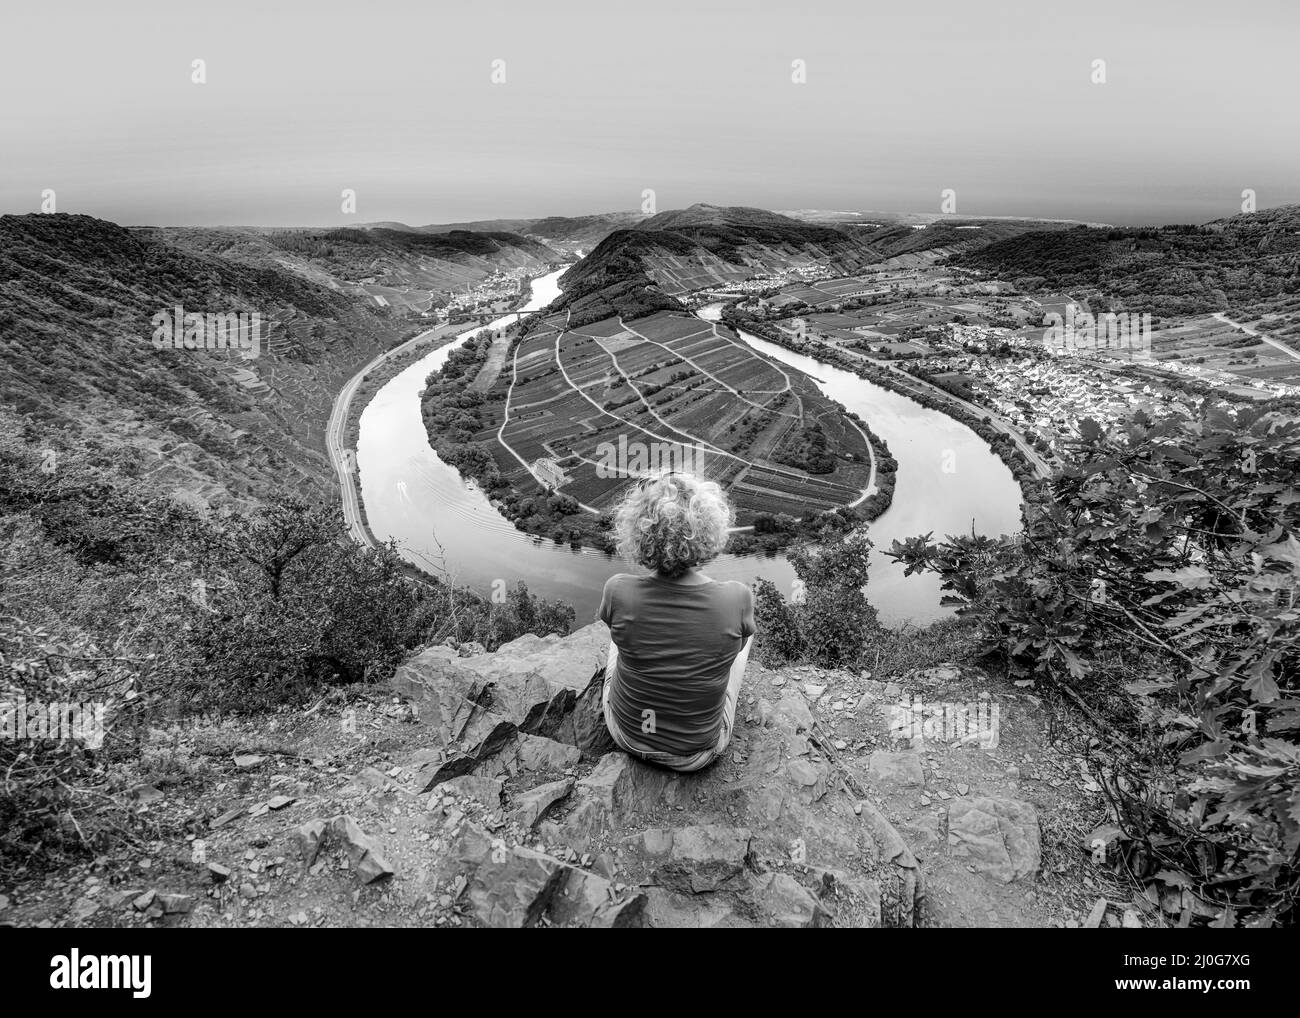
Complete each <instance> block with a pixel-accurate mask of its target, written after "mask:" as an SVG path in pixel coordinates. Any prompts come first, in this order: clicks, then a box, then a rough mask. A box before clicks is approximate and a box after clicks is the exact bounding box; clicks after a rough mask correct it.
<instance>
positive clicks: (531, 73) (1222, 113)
mask: <svg viewBox="0 0 1300 1018" xmlns="http://www.w3.org/2000/svg"><path fill="white" fill-rule="evenodd" d="M1298 39H1300V3H1297V2H1296V0H1259V2H1253V0H1238V2H1234V3H1230V4H1223V3H1218V2H1209V0H1184V2H1164V0H1156V2H1149V0H1141V2H1138V0H1123V2H1110V0H1103V2H1093V3H1087V4H1080V3H1077V2H1074V3H1070V4H1065V3H1056V2H1052V0H1025V2H1007V3H981V2H978V0H929V2H925V3H903V4H900V3H888V4H883V3H876V2H872V0H845V2H839V0H835V2H816V0H801V2H799V3H794V2H788V3H782V4H780V5H777V4H773V3H769V2H766V0H750V2H747V3H740V2H732V3H720V2H716V0H682V2H679V0H671V2H663V3H643V4H628V3H615V2H612V0H593V2H581V3H579V2H543V0H527V2H518V3H516V2H513V0H454V2H438V0H433V2H428V0H421V2H410V3H406V2H402V3H398V2H374V0H371V2H367V3H358V2H350V3H338V2H333V0H316V2H311V3H301V4H299V3H285V2H271V0H256V2H245V0H220V2H211V3H204V4H197V3H193V2H188V0H167V2H123V3H103V2H99V0H87V2H81V3H61V2H58V0H52V2H46V3H40V4H35V3H29V4H23V5H19V4H17V3H6V4H5V5H4V9H3V13H0V40H3V59H0V212H32V211H37V210H38V209H39V207H40V202H41V192H42V190H43V189H46V188H52V189H54V190H55V192H56V194H57V203H58V204H57V209H58V211H60V212H84V213H89V214H91V215H96V216H100V217H103V218H106V219H111V220H114V221H116V222H120V223H127V224H146V223H149V224H199V225H213V224H223V223H224V224H266V225H310V224H347V223H359V222H373V221H375V220H385V219H394V220H401V221H404V222H407V223H411V224H424V223H434V222H449V221H454V220H465V219H481V218H493V217H515V216H541V215H576V214H582V213H586V212H598V211H608V210H612V209H632V208H638V207H639V206H640V205H641V193H642V191H643V189H646V188H651V189H653V190H654V191H655V193H656V199H657V206H658V208H659V209H660V210H663V209H667V208H677V207H682V206H685V205H689V204H691V203H693V202H697V201H707V202H712V203H716V204H738V205H757V206H762V207H766V208H778V209H782V208H784V209H789V208H830V209H878V210H889V211H922V212H938V211H940V207H939V205H940V192H941V191H942V190H943V189H945V188H952V189H953V190H955V191H956V194H957V212H958V213H959V214H971V215H977V214H989V215H1035V216H1056V217H1067V218H1083V219H1090V220H1100V221H1106V222H1115V223H1134V222H1201V221H1204V220H1207V219H1213V218H1217V217H1219V216H1224V215H1232V214H1235V213H1236V212H1238V211H1240V206H1241V192H1242V190H1243V189H1245V188H1253V189H1254V190H1255V191H1256V193H1257V195H1258V199H1257V200H1258V203H1259V206H1260V207H1261V208H1263V207H1268V206H1272V205H1280V204H1286V203H1291V202H1300V113H1298V110H1297V104H1298V103H1300V69H1298V68H1300V56H1297V54H1296V52H1295V46H1296V43H1297V40H1298ZM196 59H202V60H204V61H205V62H206V74H207V83H206V84H203V85H198V84H194V83H193V82H192V81H191V76H192V73H193V72H192V61H194V60H196ZM1096 59H1102V60H1105V61H1106V69H1105V70H1106V79H1107V80H1106V83H1105V84H1093V83H1092V82H1091V80H1090V78H1091V76H1092V74H1093V70H1092V62H1093V61H1094V60H1096ZM495 60H503V61H505V77H506V80H505V83H504V84H493V82H492V80H491V76H492V62H493V61H495ZM794 60H803V61H805V63H806V69H807V70H806V75H807V81H806V84H795V83H793V82H792V80H791V77H792V61H794ZM344 188H352V189H354V190H355V191H356V194H357V212H356V214H355V215H345V214H343V212H342V211H341V210H340V204H341V201H342V199H341V197H340V192H341V191H342V190H343V189H344Z"/></svg>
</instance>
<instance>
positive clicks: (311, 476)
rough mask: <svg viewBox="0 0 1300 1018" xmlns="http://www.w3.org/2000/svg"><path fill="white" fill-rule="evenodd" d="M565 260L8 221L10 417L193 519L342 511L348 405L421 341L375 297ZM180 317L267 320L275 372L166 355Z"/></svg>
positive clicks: (441, 247)
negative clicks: (341, 406)
mask: <svg viewBox="0 0 1300 1018" xmlns="http://www.w3.org/2000/svg"><path fill="white" fill-rule="evenodd" d="M555 258H556V256H555V254H554V252H552V251H551V250H550V249H549V248H546V247H545V246H543V245H541V244H540V243H538V242H535V241H530V240H527V239H525V238H522V237H519V236H517V235H514V234H508V233H507V234H499V233H488V234H476V233H469V232H464V231H457V232H453V233H449V234H445V235H439V236H426V235H423V234H398V233H394V232H392V231H371V232H366V231H360V230H255V229H212V230H208V229H189V228H184V229H179V228H178V229H172V228H167V229H156V228H141V229H128V228H124V227H122V226H118V225H116V224H114V223H110V222H106V221H104V220H100V219H95V218H92V217H89V216H73V215H26V216H3V217H0V350H3V364H2V366H0V404H4V405H7V406H9V407H12V408H13V409H14V410H16V411H17V412H18V413H20V414H22V415H25V416H26V417H27V419H28V420H29V421H30V422H31V428H32V429H33V430H34V433H35V434H36V435H37V436H40V440H41V441H43V442H45V443H46V444H47V445H48V446H49V447H50V448H51V449H52V450H55V451H56V452H57V450H59V449H71V448H80V449H89V450H92V451H93V452H94V453H95V454H96V456H97V457H98V459H99V461H100V462H101V463H102V464H103V465H104V466H106V467H109V468H111V469H114V470H118V471H121V472H122V473H123V474H125V475H127V476H130V477H135V478H141V479H145V480H147V482H149V483H151V484H153V485H154V486H155V487H157V488H158V489H159V490H160V491H163V492H166V493H168V494H173V495H179V496H182V497H184V498H185V499H187V500H190V501H196V502H201V503H208V504H214V505H220V504H232V503H233V504H251V503H254V502H257V501H260V500H262V499H263V498H265V497H268V496H270V495H281V494H298V495H300V496H303V497H304V498H307V499H309V500H316V499H328V498H332V497H333V495H334V492H335V491H336V480H335V475H334V471H333V469H332V467H331V465H330V462H329V459H328V456H327V454H326V451H325V441H324V434H323V429H324V425H325V422H326V421H327V419H328V417H329V413H330V407H331V404H332V401H333V398H334V396H335V394H336V393H337V392H338V390H339V389H340V388H341V387H342V385H343V383H344V382H345V381H346V380H347V378H348V377H350V376H351V374H352V373H353V372H355V371H356V370H357V368H358V367H360V366H361V365H362V364H364V363H365V362H366V361H368V360H369V359H370V358H372V357H373V356H374V355H375V354H377V353H379V352H381V351H383V350H385V349H387V348H388V347H390V346H391V345H392V344H393V343H394V342H396V341H398V340H399V339H402V338H404V337H405V336H406V335H410V334H411V333H412V332H414V331H418V330H420V329H421V328H422V327H423V326H422V325H421V324H419V323H418V322H417V321H416V320H415V319H413V318H412V316H411V315H410V314H409V308H408V307H403V306H402V304H401V302H400V301H399V300H397V299H394V300H390V301H388V305H389V306H387V307H386V306H382V305H381V304H380V303H379V302H377V301H376V300H375V299H374V294H373V291H375V290H379V291H380V292H382V291H383V290H384V288H387V289H388V290H389V291H390V292H400V293H412V294H417V295H418V296H419V298H421V299H422V300H423V301H424V302H428V301H429V300H431V299H440V298H441V297H442V296H443V295H445V294H446V293H448V292H450V291H451V290H453V289H458V288H461V287H463V286H464V285H465V284H466V283H470V284H472V283H476V282H478V281H479V280H482V279H484V278H486V277H488V276H491V275H493V274H494V273H497V272H500V271H503V270H506V269H508V268H518V267H522V268H526V269H528V270H537V269H541V268H543V267H545V266H546V265H547V264H549V263H550V262H552V261H554V260H555ZM367 280H369V282H367ZM419 302H420V301H419V300H416V301H415V303H416V304H417V305H418V303H419ZM177 306H181V307H183V308H184V309H185V310H186V311H188V312H198V313H204V314H208V313H210V314H226V313H238V312H246V313H251V312H258V313H260V315H261V316H262V320H263V323H264V327H263V335H264V343H263V347H264V348H263V350H262V351H261V355H260V356H259V357H257V358H255V359H248V358H245V357H244V356H243V353H244V352H243V351H237V350H216V349H156V348H155V347H154V345H153V343H152V342H151V339H152V335H153V329H154V324H153V316H155V315H156V314H158V313H159V312H161V311H164V310H168V311H170V310H171V309H174V308H175V307H177ZM33 440H35V438H33ZM56 459H57V456H56Z"/></svg>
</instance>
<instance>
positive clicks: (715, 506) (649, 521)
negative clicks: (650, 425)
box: [614, 470, 736, 578]
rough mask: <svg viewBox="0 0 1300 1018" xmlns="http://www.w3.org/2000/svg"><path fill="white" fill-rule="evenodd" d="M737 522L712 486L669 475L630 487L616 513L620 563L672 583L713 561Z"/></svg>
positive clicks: (693, 478)
mask: <svg viewBox="0 0 1300 1018" xmlns="http://www.w3.org/2000/svg"><path fill="white" fill-rule="evenodd" d="M735 519H736V512H735V510H734V509H733V508H732V506H731V503H730V502H729V501H728V500H727V496H726V495H725V494H724V493H723V491H722V488H721V487H719V486H718V484H717V483H716V482H714V481H706V480H704V479H703V478H702V477H697V476H695V475H694V474H687V473H680V472H678V471H673V470H668V471H663V472H659V473H655V474H651V475H650V476H647V477H643V478H641V479H640V480H639V481H638V482H637V483H636V484H634V485H633V486H632V487H631V489H630V490H629V491H628V493H627V494H626V495H625V496H624V497H623V501H622V502H620V503H619V506H618V510H617V511H616V513H615V516H614V534H615V537H616V540H617V545H618V553H619V554H620V555H622V556H623V557H624V558H626V559H629V560H631V561H633V562H636V563H637V564H638V565H642V566H645V567H646V568H648V569H653V570H655V571H656V572H659V573H662V574H663V575H664V576H667V577H670V578H675V577H678V576H681V575H682V574H683V573H685V572H686V571H687V570H688V569H690V568H692V567H694V566H698V565H702V564H704V563H705V562H708V561H709V560H711V559H714V558H717V556H718V554H719V553H720V552H721V551H722V549H723V548H725V547H726V545H727V530H728V529H729V528H730V527H731V525H732V523H734V522H735Z"/></svg>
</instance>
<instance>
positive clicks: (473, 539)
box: [357, 270, 1021, 626]
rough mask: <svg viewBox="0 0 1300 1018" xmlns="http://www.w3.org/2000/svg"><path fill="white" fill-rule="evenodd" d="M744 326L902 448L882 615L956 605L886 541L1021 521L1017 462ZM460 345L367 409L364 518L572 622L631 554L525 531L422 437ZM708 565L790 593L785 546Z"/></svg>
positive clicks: (537, 293) (1004, 527) (878, 583)
mask: <svg viewBox="0 0 1300 1018" xmlns="http://www.w3.org/2000/svg"><path fill="white" fill-rule="evenodd" d="M562 271H563V270H561V271H557V272H553V273H550V274H549V275H546V276H540V277H538V278H537V279H534V280H533V283H532V287H533V290H532V299H531V300H530V301H529V302H528V304H526V305H525V308H527V309H533V308H541V307H545V306H546V305H547V304H549V303H550V302H551V301H552V300H554V299H555V297H556V296H557V295H558V293H559V287H558V284H557V280H558V279H559V276H560V275H561V274H562ZM717 310H718V308H717V306H710V307H707V308H703V309H701V311H700V316H701V317H702V318H709V319H713V320H716V317H717ZM511 321H513V317H512V316H509V315H507V316H504V317H502V318H500V319H498V320H497V321H495V322H492V323H491V324H490V325H488V326H485V328H488V329H498V328H504V327H505V326H506V325H507V324H509V323H510V322H511ZM478 331H480V330H477V329H476V330H472V331H471V332H470V333H466V334H465V336H466V337H468V336H469V335H473V334H475V333H477V332H478ZM741 336H742V338H743V339H744V340H745V341H746V342H747V343H749V344H750V345H751V346H752V347H754V348H755V349H757V350H758V351H760V352H761V353H763V354H765V355H767V356H768V357H770V358H772V359H773V360H776V361H780V362H781V363H782V364H784V365H787V366H788V367H792V368H796V369H798V370H800V371H803V372H804V373H805V374H808V375H810V376H812V377H813V378H814V379H815V380H816V382H817V384H818V386H819V387H820V388H821V390H822V392H824V393H825V394H826V395H827V396H829V397H830V398H831V399H834V400H835V401H836V402H838V403H840V404H841V405H843V406H845V407H847V408H848V409H849V410H853V411H855V412H856V413H857V414H859V415H860V416H861V417H862V419H863V420H865V421H866V422H867V423H868V424H870V425H871V428H872V430H873V431H874V432H875V433H876V434H877V435H879V436H880V437H881V438H883V439H884V440H885V442H886V443H887V444H888V445H889V449H890V452H892V453H893V455H894V457H895V458H896V459H897V460H898V463H899V467H898V481H897V484H896V487H895V489H894V502H893V505H892V506H891V507H890V509H889V511H888V512H886V513H885V515H883V516H882V517H880V518H879V519H878V520H876V521H874V522H873V523H872V524H871V526H870V530H869V534H870V537H871V539H872V541H874V542H875V545H876V551H875V552H874V559H873V562H872V569H871V580H870V585H869V587H868V589H867V596H868V598H869V599H870V600H871V603H872V604H874V605H875V606H876V607H877V609H878V611H879V613H880V619H881V622H883V623H884V624H886V625H890V626H900V625H902V624H903V623H905V622H908V621H911V622H912V623H914V624H917V625H924V624H926V623H928V622H932V621H934V620H936V619H939V618H943V617H945V616H947V615H948V614H950V613H951V610H950V609H948V608H945V607H943V606H941V605H940V604H939V599H940V596H941V593H940V590H939V581H938V578H937V577H934V576H908V577H904V576H903V569H902V567H901V566H899V565H897V564H896V563H894V562H892V561H891V560H889V559H887V558H885V557H884V555H883V549H885V548H888V547H889V545H890V543H891V542H892V541H893V540H894V539H895V538H904V537H909V536H911V535H913V534H924V533H927V532H933V533H934V534H935V536H936V537H941V536H943V535H945V534H956V533H969V532H970V530H971V527H972V524H973V526H974V528H975V530H976V531H977V532H979V533H985V534H1002V533H1014V532H1016V531H1017V530H1019V529H1020V503H1021V495H1020V488H1019V486H1018V485H1017V484H1016V482H1015V479H1014V477H1012V475H1011V471H1010V470H1008V469H1007V467H1006V466H1005V464H1003V463H1002V461H1001V460H1000V459H998V458H997V456H995V455H994V454H993V452H992V451H991V450H990V449H989V447H988V446H987V445H986V444H985V442H984V441H983V440H982V439H981V438H980V437H979V436H978V435H976V434H975V433H974V432H973V431H971V430H970V429H969V428H967V427H966V426H965V425H963V424H959V423H957V422H956V421H954V420H952V419H951V418H949V417H946V416H944V415H943V414H942V413H940V412H939V411H937V410H931V409H928V408H926V407H923V406H921V405H920V404H919V403H915V402H913V401H912V400H910V399H907V398H906V397H904V396H900V395H898V394H896V393H893V392H890V391H889V390H887V389H882V388H881V387H880V386H878V385H875V384H873V383H871V382H868V381H866V380H865V379H862V378H859V377H858V376H857V375H854V374H852V373H850V372H847V371H844V370H841V369H839V368H835V367H831V366H829V365H826V364H822V363H820V362H819V361H816V360H813V359H812V358H810V357H804V356H802V355H800V354H796V353H793V352H791V351H789V350H786V349H784V348H782V347H779V346H776V345H775V344H773V343H768V342H766V341H764V340H762V339H759V338H757V337H755V336H750V335H746V334H745V333H741ZM454 346H455V344H451V345H448V346H445V347H442V348H440V349H438V350H435V351H433V352H432V353H430V354H429V355H428V356H427V357H425V358H423V359H422V360H420V361H419V362H417V363H416V364H413V365H411V366H410V367H409V368H407V369H406V370H405V371H403V372H402V373H401V374H399V375H397V376H396V377H395V378H393V379H392V380H391V381H390V382H388V384H387V385H385V386H384V387H383V388H381V389H380V390H379V392H378V393H376V394H375V397H374V399H373V400H371V402H370V404H369V405H368V406H367V407H366V409H365V410H364V411H363V412H362V415H361V421H360V435H359V438H358V443H357V464H358V469H359V472H360V481H361V497H362V500H363V502H364V504H365V509H366V515H367V519H368V522H369V525H370V530H371V532H372V533H373V534H374V535H375V537H376V538H378V539H379V540H380V541H387V540H388V539H389V538H394V539H396V541H397V543H398V545H399V546H400V547H401V549H402V553H403V555H404V556H405V557H406V558H407V559H408V560H409V561H411V562H413V563H414V564H416V565H417V566H420V567H422V568H426V569H432V570H433V571H435V572H438V573H439V574H442V575H446V576H448V577H449V578H451V579H452V580H453V581H454V582H457V583H460V584H464V585H466V586H468V587H471V588H472V589H474V590H476V591H478V592H479V593H482V594H484V595H488V594H490V593H491V591H492V590H493V586H494V584H495V583H496V582H497V581H504V583H505V585H506V586H508V587H513V586H514V585H515V584H516V583H518V582H519V581H521V580H522V581H523V582H524V583H526V584H527V585H528V589H529V590H530V591H532V592H533V593H535V594H539V595H541V596H542V597H545V598H547V599H550V600H562V601H567V602H569V603H570V604H572V605H573V606H574V608H575V609H576V610H577V615H578V617H577V625H584V624H585V623H587V622H589V621H590V620H591V619H592V618H593V617H594V614H595V611H596V608H597V606H598V604H599V602H600V592H601V588H602V587H603V586H604V583H605V580H606V579H607V578H608V577H610V576H612V575H613V574H615V573H618V572H628V571H635V567H633V566H630V565H628V564H626V563H623V562H621V561H619V560H618V559H616V558H611V557H609V556H606V555H605V554H603V553H601V552H596V551H593V550H591V549H583V550H581V551H574V550H572V549H570V548H568V547H567V546H564V547H560V546H557V545H555V544H554V543H553V542H551V541H550V540H549V539H544V540H542V541H541V542H540V543H539V542H537V541H536V540H535V539H534V538H533V537H531V536H530V535H527V534H523V533H520V532H519V531H517V530H515V528H514V526H513V525H512V524H511V523H510V522H509V521H507V520H506V519H505V518H503V517H502V516H501V515H500V514H499V513H498V512H497V511H496V510H495V509H494V508H493V507H492V505H491V504H490V503H489V502H488V500H487V498H486V497H485V496H484V494H483V493H482V491H480V490H479V489H478V487H477V486H476V485H475V484H474V483H473V482H469V481H465V480H462V479H461V477H460V474H459V473H458V472H457V471H456V469H455V468H454V467H450V466H448V465H447V464H445V463H443V462H442V461H441V460H440V459H439V458H438V456H437V454H436V453H434V451H433V450H432V449H431V448H430V447H429V443H428V440H427V439H426V437H425V433H424V423H423V421H422V420H421V417H420V391H421V390H422V389H423V388H424V383H425V379H426V378H427V377H428V376H429V374H430V373H431V372H433V371H434V370H436V369H437V368H439V367H441V366H442V364H443V363H444V362H445V361H446V359H447V356H448V354H449V352H450V351H451V350H452V349H453V347H454ZM707 572H708V574H709V575H710V576H712V577H714V578H715V579H730V580H741V581H743V582H745V583H752V582H753V580H754V578H755V577H758V576H761V577H764V578H766V579H769V580H772V581H773V582H774V583H776V584H777V586H778V587H780V588H781V589H782V590H783V591H785V592H787V593H788V592H789V591H790V589H791V581H792V580H793V579H794V572H793V570H792V569H791V568H790V565H789V563H788V562H786V560H785V558H784V557H782V556H779V555H778V556H773V557H768V556H734V555H725V556H723V557H721V558H720V559H718V560H717V561H715V562H713V563H712V564H710V565H709V566H708V568H707Z"/></svg>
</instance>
